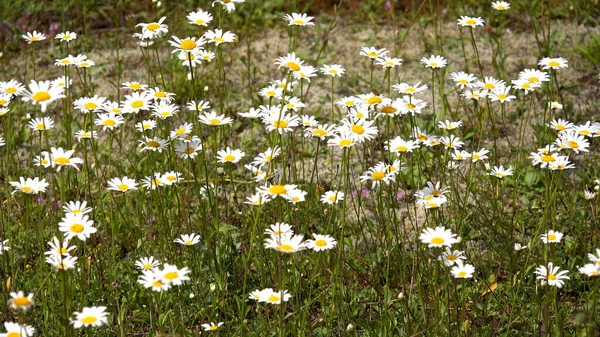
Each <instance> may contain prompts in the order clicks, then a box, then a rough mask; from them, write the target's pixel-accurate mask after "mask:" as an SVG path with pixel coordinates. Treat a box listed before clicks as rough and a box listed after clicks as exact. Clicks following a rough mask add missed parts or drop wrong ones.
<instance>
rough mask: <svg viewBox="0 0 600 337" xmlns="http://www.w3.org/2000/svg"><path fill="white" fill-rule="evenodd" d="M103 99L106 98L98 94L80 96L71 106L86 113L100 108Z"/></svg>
mask: <svg viewBox="0 0 600 337" xmlns="http://www.w3.org/2000/svg"><path fill="white" fill-rule="evenodd" d="M105 101H106V98H104V97H99V96H98V95H94V97H81V98H78V99H76V100H75V101H74V102H73V106H74V107H75V109H77V110H79V111H81V112H83V113H88V112H93V111H97V110H98V109H101V108H102V107H103V105H104V102H105ZM108 112H112V111H108Z"/></svg>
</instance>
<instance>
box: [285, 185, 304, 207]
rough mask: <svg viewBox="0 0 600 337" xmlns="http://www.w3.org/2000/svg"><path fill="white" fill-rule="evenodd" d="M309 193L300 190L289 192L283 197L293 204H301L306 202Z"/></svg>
mask: <svg viewBox="0 0 600 337" xmlns="http://www.w3.org/2000/svg"><path fill="white" fill-rule="evenodd" d="M306 194H307V192H306V191H302V190H299V189H293V190H291V191H288V193H286V194H285V195H284V196H283V197H284V198H285V199H287V200H288V201H289V202H291V203H292V204H296V203H299V202H303V201H304V200H305V197H306Z"/></svg>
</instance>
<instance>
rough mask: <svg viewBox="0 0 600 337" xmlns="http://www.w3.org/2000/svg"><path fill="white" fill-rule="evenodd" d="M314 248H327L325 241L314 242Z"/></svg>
mask: <svg viewBox="0 0 600 337" xmlns="http://www.w3.org/2000/svg"><path fill="white" fill-rule="evenodd" d="M315 246H318V247H325V246H327V241H325V240H323V239H319V240H317V241H315Z"/></svg>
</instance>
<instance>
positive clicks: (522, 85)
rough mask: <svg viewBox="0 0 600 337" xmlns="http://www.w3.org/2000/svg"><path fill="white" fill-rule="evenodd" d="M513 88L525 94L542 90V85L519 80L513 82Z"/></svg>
mask: <svg viewBox="0 0 600 337" xmlns="http://www.w3.org/2000/svg"><path fill="white" fill-rule="evenodd" d="M512 87H513V88H515V89H517V90H523V91H524V92H525V94H528V93H530V92H533V91H535V89H537V88H540V87H541V84H539V83H535V84H532V83H530V82H529V81H528V80H526V79H519V80H513V81H512Z"/></svg>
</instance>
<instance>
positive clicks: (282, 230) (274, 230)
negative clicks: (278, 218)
mask: <svg viewBox="0 0 600 337" xmlns="http://www.w3.org/2000/svg"><path fill="white" fill-rule="evenodd" d="M265 234H267V235H270V236H271V237H273V238H276V239H277V238H279V237H280V236H283V235H292V234H294V230H293V229H292V226H290V225H289V224H287V223H285V222H277V223H275V224H274V225H271V226H269V228H267V229H266V230H265Z"/></svg>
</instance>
